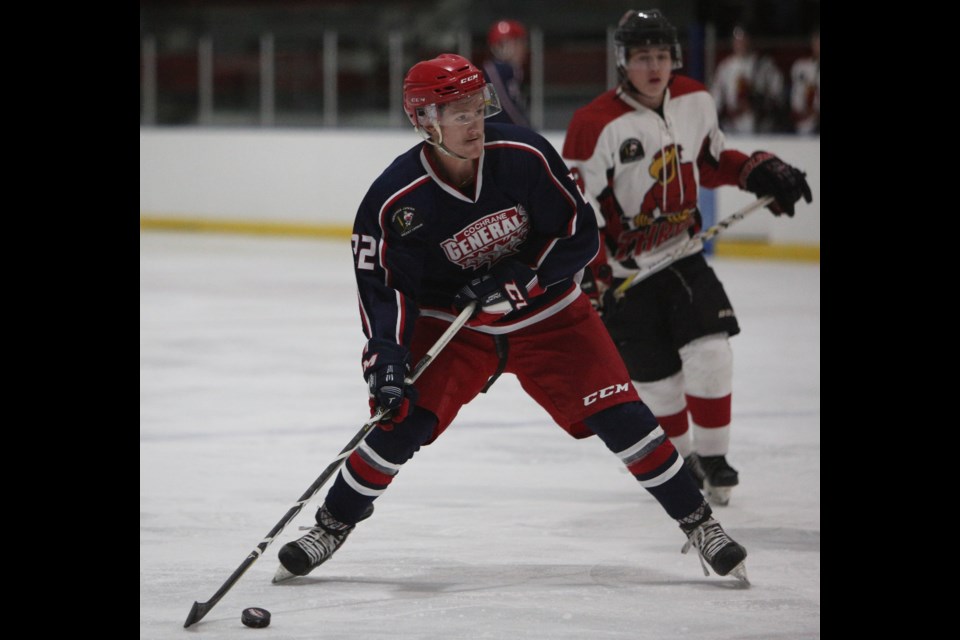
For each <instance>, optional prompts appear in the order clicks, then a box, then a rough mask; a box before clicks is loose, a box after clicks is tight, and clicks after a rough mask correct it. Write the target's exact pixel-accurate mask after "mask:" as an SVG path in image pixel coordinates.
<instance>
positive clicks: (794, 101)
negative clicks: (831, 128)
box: [790, 58, 820, 133]
mask: <svg viewBox="0 0 960 640" xmlns="http://www.w3.org/2000/svg"><path fill="white" fill-rule="evenodd" d="M790 112H791V114H792V116H793V121H794V125H795V126H796V130H797V133H820V60H818V59H814V58H801V59H800V60H797V61H796V62H794V63H793V66H792V67H791V68H790Z"/></svg>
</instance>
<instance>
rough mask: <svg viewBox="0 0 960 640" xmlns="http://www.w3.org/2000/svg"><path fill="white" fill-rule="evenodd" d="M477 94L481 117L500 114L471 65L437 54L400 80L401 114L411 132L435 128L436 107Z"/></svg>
mask: <svg viewBox="0 0 960 640" xmlns="http://www.w3.org/2000/svg"><path fill="white" fill-rule="evenodd" d="M477 91H483V92H484V102H485V104H486V113H485V117H489V116H492V115H494V114H495V113H499V112H500V102H499V100H498V99H497V96H496V92H494V90H493V87H491V86H489V85H487V81H486V80H485V79H484V77H483V72H482V71H481V70H480V69H478V68H477V67H476V66H475V65H474V64H473V63H472V62H470V61H469V60H467V59H466V58H464V57H463V56H459V55H457V54H455V53H441V54H440V55H439V56H437V57H436V58H433V59H432V60H424V61H423V62H418V63H417V64H415V65H413V67H411V68H410V71H408V72H407V77H406V78H404V80H403V110H404V111H406V113H407V117H408V118H409V119H410V122H411V124H413V126H414V128H416V129H418V130H419V129H420V128H421V127H423V126H425V125H434V126H435V125H436V124H437V119H438V110H437V106H438V105H444V104H447V103H450V102H456V101H457V100H462V99H463V98H466V97H467V96H469V95H472V94H473V93H475V92H477Z"/></svg>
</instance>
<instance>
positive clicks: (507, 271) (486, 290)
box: [453, 260, 543, 324]
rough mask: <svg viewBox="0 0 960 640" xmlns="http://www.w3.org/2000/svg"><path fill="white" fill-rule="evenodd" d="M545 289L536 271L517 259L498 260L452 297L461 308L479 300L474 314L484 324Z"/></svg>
mask: <svg viewBox="0 0 960 640" xmlns="http://www.w3.org/2000/svg"><path fill="white" fill-rule="evenodd" d="M541 293H543V289H541V288H540V282H539V281H538V280H537V272H536V271H534V270H533V269H531V268H530V267H528V266H527V265H525V264H523V263H522V262H517V261H516V260H503V261H501V262H498V263H497V264H495V265H494V266H493V268H492V269H490V272H489V273H485V274H483V275H482V276H480V277H478V278H474V279H473V280H471V281H470V284H468V285H467V286H465V287H463V288H462V289H460V291H458V292H457V295H456V296H455V297H454V299H453V306H454V307H455V308H456V310H457V311H458V312H460V311H463V310H464V309H465V308H466V307H467V305H468V304H470V303H471V302H473V301H474V300H476V301H477V310H476V311H475V312H474V314H473V317H474V318H475V319H477V320H478V321H479V322H481V323H482V324H488V323H490V322H493V321H494V320H499V319H500V318H502V317H503V316H504V315H506V314H508V313H510V312H511V311H516V310H517V309H522V308H524V307H526V306H527V305H528V304H530V299H531V298H533V297H534V296H538V295H540V294H541Z"/></svg>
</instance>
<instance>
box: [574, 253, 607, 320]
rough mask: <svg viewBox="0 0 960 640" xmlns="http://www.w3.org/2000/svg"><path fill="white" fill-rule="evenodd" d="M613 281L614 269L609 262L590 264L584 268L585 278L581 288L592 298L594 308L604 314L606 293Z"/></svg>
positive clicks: (581, 282)
mask: <svg viewBox="0 0 960 640" xmlns="http://www.w3.org/2000/svg"><path fill="white" fill-rule="evenodd" d="M612 283H613V270H612V269H611V268H610V265H608V264H600V265H594V264H588V265H587V268H586V269H584V270H583V279H582V280H581V281H580V289H581V290H582V291H583V292H584V293H585V294H587V297H588V298H590V304H592V305H593V308H594V310H595V311H596V312H597V313H599V314H600V315H603V309H604V295H603V294H604V293H606V291H607V289H609V288H610V285H611V284H612Z"/></svg>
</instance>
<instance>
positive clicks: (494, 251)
mask: <svg viewBox="0 0 960 640" xmlns="http://www.w3.org/2000/svg"><path fill="white" fill-rule="evenodd" d="M528 233H530V216H529V215H528V214H527V212H526V210H524V208H523V207H522V206H521V205H519V204H518V205H517V206H515V207H510V208H509V209H503V210H502V211H497V212H496V213H491V214H489V215H486V216H484V217H482V218H480V219H478V220H474V221H473V222H472V223H470V224H469V225H467V226H466V227H464V228H463V229H460V230H459V231H457V232H456V233H455V234H453V237H451V238H447V239H446V240H444V241H443V242H442V243H440V244H441V246H442V247H443V252H444V254H446V256H447V259H448V260H450V262H453V263H454V264H457V265H459V266H460V268H461V269H477V268H479V267H481V266H483V265H485V264H486V265H492V264H493V263H495V262H497V261H499V260H500V259H501V258H503V257H505V256H508V255H511V254H514V253H518V252H519V249H518V247H519V246H520V244H522V243H523V241H524V240H525V239H526V237H527V234H528Z"/></svg>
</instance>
